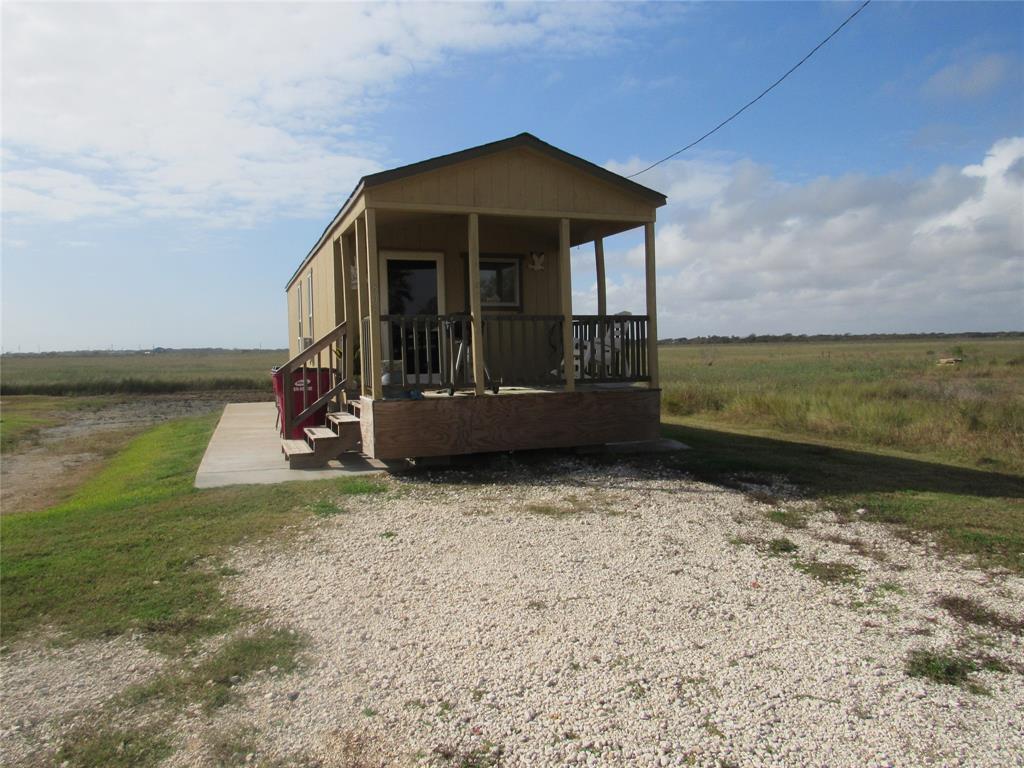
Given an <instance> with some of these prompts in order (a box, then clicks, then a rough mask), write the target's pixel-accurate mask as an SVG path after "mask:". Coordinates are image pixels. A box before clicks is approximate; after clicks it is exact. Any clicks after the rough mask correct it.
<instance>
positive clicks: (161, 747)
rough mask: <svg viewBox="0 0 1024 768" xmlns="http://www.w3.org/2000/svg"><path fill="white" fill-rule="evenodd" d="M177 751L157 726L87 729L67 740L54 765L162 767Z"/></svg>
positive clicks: (69, 766) (124, 767)
mask: <svg viewBox="0 0 1024 768" xmlns="http://www.w3.org/2000/svg"><path fill="white" fill-rule="evenodd" d="M173 751H174V750H173V748H172V747H171V743H170V741H169V740H168V738H167V736H166V735H165V734H164V733H163V732H162V730H161V729H160V728H158V727H156V726H153V727H145V728H131V729H129V728H105V727H101V728H93V727H86V726H83V727H81V728H78V729H77V730H75V731H73V732H72V733H70V734H69V735H68V736H67V737H66V738H65V739H64V742H63V744H62V745H61V747H60V749H58V750H57V753H56V755H55V759H54V761H53V764H54V765H66V766H68V768H99V766H107V767H108V768H149V766H155V765H158V764H159V763H160V762H161V761H163V759H164V758H166V757H169V756H170V755H171V753H172V752H173Z"/></svg>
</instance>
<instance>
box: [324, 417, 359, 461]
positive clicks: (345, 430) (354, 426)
mask: <svg viewBox="0 0 1024 768" xmlns="http://www.w3.org/2000/svg"><path fill="white" fill-rule="evenodd" d="M327 423H328V424H330V426H331V429H329V430H328V431H329V432H330V433H331V435H333V436H334V437H335V438H336V439H337V440H338V442H337V443H336V444H332V447H333V448H336V450H335V453H334V456H338V455H339V454H341V453H344V452H345V451H354V450H355V449H356V448H358V447H359V443H360V441H361V440H362V439H363V430H362V427H361V426H360V423H359V418H358V417H356V416H353V415H352V414H351V413H329V414H327ZM332 458H333V457H332Z"/></svg>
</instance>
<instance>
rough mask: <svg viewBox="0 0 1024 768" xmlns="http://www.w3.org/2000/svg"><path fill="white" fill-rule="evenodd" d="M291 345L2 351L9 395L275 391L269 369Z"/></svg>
mask: <svg viewBox="0 0 1024 768" xmlns="http://www.w3.org/2000/svg"><path fill="white" fill-rule="evenodd" d="M287 359H288V352H287V350H283V349H278V350H274V349H268V350H167V351H161V352H154V353H153V354H143V353H141V352H140V353H61V354H43V355H12V354H7V355H4V356H3V361H2V365H0V391H2V392H3V394H5V395H98V394H118V393H130V394H163V393H173V392H201V391H220V390H263V391H266V392H268V393H269V392H270V369H271V367H272V366H275V365H280V364H281V363H284V362H285V361H286V360H287Z"/></svg>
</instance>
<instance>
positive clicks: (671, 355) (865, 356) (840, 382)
mask: <svg viewBox="0 0 1024 768" xmlns="http://www.w3.org/2000/svg"><path fill="white" fill-rule="evenodd" d="M954 352H958V353H959V354H962V356H963V358H964V362H963V364H962V365H959V366H955V367H954V366H949V367H947V366H937V365H935V362H936V360H937V358H939V357H944V356H951V355H952V354H953V353H954ZM659 354H660V366H661V381H662V387H663V394H662V402H663V411H664V414H665V415H666V416H667V417H669V418H670V419H671V420H673V421H676V422H677V423H685V424H688V425H691V426H698V427H705V428H710V429H716V428H722V429H728V430H742V431H754V430H760V434H764V435H766V436H771V437H781V436H785V437H790V438H798V439H807V438H813V439H818V440H824V441H828V442H830V443H833V444H842V445H844V446H846V447H860V448H870V449H871V450H893V451H903V452H909V453H914V454H917V455H918V456H920V457H922V458H930V459H938V460H941V461H944V462H954V463H959V464H962V465H966V466H972V467H976V468H981V469H989V470H996V471H1012V472H1017V473H1024V365H1021V362H1022V361H1024V340H1022V339H993V340H968V339H943V340H925V341H877V342H849V341H845V342H844V341H839V342H831V343H799V344H796V343H790V344H783V343H777V344H727V345H718V346H714V345H685V346H662V347H661V348H660V350H659Z"/></svg>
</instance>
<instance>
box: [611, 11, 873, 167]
mask: <svg viewBox="0 0 1024 768" xmlns="http://www.w3.org/2000/svg"><path fill="white" fill-rule="evenodd" d="M869 5H871V0H864V2H863V3H862V4H861V6H860V7H859V8H858V9H857V10H856V11H854V12H853V13H851V14H850V15H849V16H847V17H846V20H845V21H844V22H843V23H842V24H840V25H839V26H838V27H836V28H835V29H833V30H832V34H830V35H829V36H828V37H826V38H825V39H824V40H822V41H821V42H820V43H818V44H817V45H816V46H814V48H813V49H812V50H811V52H810V53H808V54H807V55H806V56H804V57H803V58H802V59H800V61H798V62H797V63H796V64H794V65H793V66H792V67H790V68H789V70H788V71H787V72H786V74H784V75H783V76H782V77H780V78H779V79H778V80H776V81H775V82H774V83H772V84H771V85H769V86H768V87H767V88H765V89H764V90H763V91H761V93H760V94H758V96H757V98H755V99H752V100H750V101H748V102H747V103H746V104H744V105H743V106H742V107H741V108H740V109H738V110H736V111H735V112H733V113H732V114H731V115H729V117H727V118H725V120H723V121H722V122H720V123H719V124H718V125H716V126H715V127H714V128H712V129H711V130H710V131H708V132H707V133H705V134H704V135H703V136H701V137H700V138H699V139H697V140H696V141H691V142H690V143H689V144H687V145H686V146H685V147H683V148H682V149H680V150H676V151H675V152H673V153H672V154H671V155H668V156H667V157H663V158H661V160H658V161H657V162H656V163H651V164H650V165H648V166H647V167H646V168H644V169H643V170H642V171H637V172H636V173H631V174H630V175H629V176H627V177H626V178H627V179H632V178H633V177H634V176H639V175H640V174H641V173H647V171H649V170H651V168H654V167H655V166H658V165H661V164H662V163H664V162H665V161H666V160H671V159H672V158H673V157H675V156H676V155H681V154H682V153H683V152H685V151H686V150H688V149H690V148H691V147H695V146H697V145H698V144H700V143H701V142H702V141H704V139H706V138H707V137H708V136H710V135H711V134H713V133H715V132H716V131H718V129H719V128H723V127H725V126H726V125H727V124H729V123H731V122H732V121H733V120H735V119H736V118H737V117H739V116H740V115H742V114H743V113H744V112H746V111H747V110H748V109H749V108H750V107H752V106H754V105H755V104H756V103H757V102H759V101H760V100H761V99H763V98H764V97H765V96H767V95H768V93H769V92H770V91H772V90H773V89H774V88H775V87H776V86H777V85H779V84H781V83H782V81H783V80H785V79H786V78H787V77H789V76H790V75H791V74H793V73H794V72H796V71H797V70H798V69H799V68H800V66H801V65H802V64H803V63H804V62H805V61H807V60H808V59H809V58H811V56H813V55H814V54H816V53H817V52H818V49H819V48H821V47H822V46H823V45H825V43H827V42H828V41H829V40H831V39H832V38H833V37H835V36H836V35H838V34H839V30H841V29H842V28H843V27H845V26H846V25H847V24H849V23H850V22H851V21H853V20H854V19H855V18H856V17H857V14H859V13H860V12H861V11H863V10H864V9H865V8H867V7H868V6H869Z"/></svg>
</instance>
